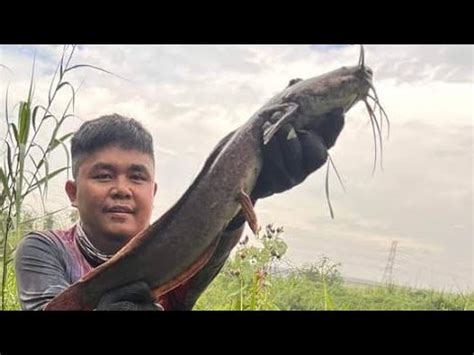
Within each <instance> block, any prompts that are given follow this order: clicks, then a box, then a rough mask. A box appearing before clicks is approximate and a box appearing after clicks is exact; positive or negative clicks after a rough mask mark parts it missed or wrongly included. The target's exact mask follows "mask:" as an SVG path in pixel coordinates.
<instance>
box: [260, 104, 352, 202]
mask: <svg viewBox="0 0 474 355" xmlns="http://www.w3.org/2000/svg"><path fill="white" fill-rule="evenodd" d="M325 116H326V117H325V118H324V120H323V121H322V122H321V120H318V122H315V123H313V125H309V126H308V127H305V128H304V130H298V129H294V128H293V126H292V125H291V124H287V125H285V126H283V127H282V128H281V129H280V130H279V131H278V132H277V133H276V134H275V136H274V137H273V138H272V139H271V140H270V142H268V144H267V145H266V146H265V148H264V151H263V155H264V158H263V168H262V172H261V173H260V176H259V177H258V180H257V183H256V185H255V188H254V190H253V192H252V196H251V197H252V199H254V200H257V199H259V198H264V197H268V196H271V195H273V194H274V193H278V192H283V191H286V190H289V189H291V188H292V187H294V186H296V185H298V184H300V183H301V182H302V181H303V180H305V179H306V178H307V177H308V176H309V175H310V174H311V173H313V172H314V171H316V170H317V169H319V168H320V167H321V166H323V165H324V163H325V162H326V160H327V158H328V152H327V151H328V149H329V148H331V147H332V146H333V145H334V144H335V143H336V139H337V137H338V136H339V134H340V133H341V131H342V128H343V127H344V111H343V110H342V109H335V110H333V111H331V112H329V113H327V114H326V115H325ZM292 129H293V130H294V131H295V133H296V136H295V135H293V137H294V138H292V139H287V137H288V133H290V131H291V130H292Z"/></svg>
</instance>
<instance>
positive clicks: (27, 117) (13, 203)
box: [0, 46, 109, 309]
mask: <svg viewBox="0 0 474 355" xmlns="http://www.w3.org/2000/svg"><path fill="white" fill-rule="evenodd" d="M75 48H76V47H75V46H64V48H63V52H62V55H61V57H60V60H59V63H58V65H57V67H56V70H55V71H54V74H53V76H52V78H51V82H50V85H49V90H48V97H47V100H46V104H44V105H43V104H34V101H35V100H34V98H35V59H33V63H32V69H31V76H30V84H29V87H28V90H27V95H25V100H22V101H20V102H19V103H17V104H16V105H14V106H13V108H10V106H9V103H8V98H9V95H8V87H7V90H6V98H5V107H4V115H5V116H4V121H5V122H6V135H5V138H3V139H2V149H1V150H2V151H3V152H4V154H2V156H3V166H1V167H0V189H1V190H0V265H1V268H2V277H1V305H2V309H5V307H6V302H7V296H8V295H7V294H6V287H7V279H8V275H10V274H9V272H10V271H9V269H10V267H11V263H12V261H13V257H14V251H15V249H16V245H17V243H18V242H19V241H20V239H21V237H22V235H24V233H25V232H27V224H28V223H27V222H31V221H25V220H22V216H23V215H24V214H23V213H22V208H23V204H24V201H25V199H26V198H27V197H28V196H29V195H31V194H33V193H39V196H40V201H41V204H42V206H43V209H44V205H45V199H46V196H47V191H48V184H49V182H50V181H51V180H52V179H53V178H54V177H56V176H58V175H59V174H60V173H62V172H64V171H66V172H68V169H69V166H70V156H69V150H68V148H67V146H66V144H65V143H66V142H67V140H68V139H69V138H70V137H71V135H72V134H73V133H71V132H68V133H65V134H64V133H60V132H61V129H62V127H63V126H64V123H65V122H66V121H67V120H68V119H71V118H72V117H73V116H74V107H75V101H76V94H77V90H78V89H79V88H75V87H74V85H73V84H72V83H71V82H70V81H69V80H68V75H69V73H70V72H72V71H73V70H76V69H78V68H84V67H89V68H93V69H97V70H101V71H104V72H107V73H109V72H108V71H106V70H103V69H101V68H98V67H95V66H92V65H88V64H76V65H72V64H71V60H72V58H73V55H74V51H75ZM3 67H6V65H4V64H2V68H3ZM8 70H10V69H8ZM10 71H11V70H10ZM63 91H65V92H66V93H65V94H66V95H67V96H68V97H69V99H68V100H67V103H66V104H65V105H64V107H62V109H61V110H60V109H58V108H57V107H56V106H58V104H56V101H57V97H58V96H59V93H60V92H61V93H62V92H63ZM53 106H54V107H55V109H54V110H53ZM58 111H59V114H57V113H56V112H58ZM40 137H41V138H42V139H44V138H46V143H42V142H41V140H40ZM59 148H62V150H63V153H64V156H65V157H66V161H67V163H66V165H65V166H61V167H59V168H57V169H54V170H52V169H50V164H49V158H50V156H51V154H52V153H53V152H56V151H57V150H58V149H59ZM41 217H42V216H40V217H38V218H41Z"/></svg>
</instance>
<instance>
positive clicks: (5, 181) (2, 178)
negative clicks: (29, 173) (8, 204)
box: [0, 168, 12, 205]
mask: <svg viewBox="0 0 474 355" xmlns="http://www.w3.org/2000/svg"><path fill="white" fill-rule="evenodd" d="M0 181H1V183H2V187H3V191H2V193H4V194H6V195H7V197H8V200H9V201H11V200H12V196H11V195H10V188H9V187H8V179H7V176H6V175H5V172H4V171H3V169H2V168H0ZM2 205H3V203H2Z"/></svg>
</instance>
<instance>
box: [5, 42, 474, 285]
mask: <svg viewBox="0 0 474 355" xmlns="http://www.w3.org/2000/svg"><path fill="white" fill-rule="evenodd" d="M473 48H474V47H473V46H366V62H367V64H368V65H369V66H371V67H372V68H373V69H374V71H375V78H374V82H375V86H376V88H377V91H378V94H379V96H380V99H381V101H382V104H383V105H384V107H385V109H386V111H387V113H388V114H389V117H390V120H391V126H392V131H391V138H390V140H389V141H388V142H386V143H385V151H384V153H385V156H384V167H385V171H384V172H383V173H381V172H380V171H379V170H378V171H377V173H376V175H375V177H371V176H370V172H371V169H372V163H373V142H372V132H371V128H370V125H368V115H367V113H366V112H365V109H364V107H363V105H360V106H357V107H355V108H354V109H353V110H351V112H349V113H348V115H347V117H346V119H347V121H346V127H345V129H344V131H343V132H342V134H341V136H340V138H339V140H338V143H337V144H336V146H335V147H334V148H333V149H332V150H331V155H332V157H333V158H334V160H335V162H336V164H337V167H338V169H339V171H340V172H341V173H342V174H343V177H344V181H345V184H346V188H347V193H345V194H344V193H343V192H342V191H341V189H340V187H339V186H338V183H337V181H336V179H335V176H334V174H333V173H331V174H332V175H331V185H330V186H331V201H332V204H333V207H334V209H335V214H336V219H335V220H334V221H333V220H330V217H329V212H328V209H327V203H326V197H325V194H324V174H325V169H321V170H320V171H318V172H316V173H315V174H314V175H312V176H311V177H309V178H308V180H307V181H305V183H304V184H302V185H300V186H298V187H296V188H295V189H293V190H292V191H289V192H287V193H285V194H283V195H277V196H274V197H272V198H270V199H268V200H263V201H260V202H259V203H258V205H257V212H258V213H259V217H260V219H261V221H262V223H270V222H274V223H277V224H282V225H284V226H285V227H286V230H287V233H288V237H289V238H288V242H289V243H290V251H289V253H290V254H291V255H292V256H294V258H295V260H296V261H298V260H300V261H301V260H307V259H308V258H310V257H313V256H315V255H318V254H319V252H320V251H325V253H326V254H328V255H330V256H333V257H334V258H336V259H340V260H341V261H344V264H345V265H346V266H345V269H344V270H345V271H346V272H347V273H349V274H350V273H352V272H358V273H359V274H360V275H363V276H364V277H373V278H375V279H377V278H378V277H379V276H380V275H379V274H380V270H379V269H377V268H376V266H377V267H378V266H380V267H381V268H382V269H383V265H384V262H385V259H386V256H387V255H386V253H387V252H388V249H389V247H390V243H391V241H392V240H394V239H396V240H399V241H400V248H404V249H401V250H405V251H406V253H407V255H410V257H411V258H414V259H416V258H420V255H423V257H422V259H423V262H424V263H425V266H426V267H428V268H429V267H432V266H433V265H438V267H442V268H445V269H449V268H451V267H452V268H453V269H456V268H457V269H459V268H462V267H466V265H468V266H467V268H468V269H469V268H470V270H471V273H472V260H473V259H472V254H473V253H472V252H473V251H472V215H473V214H472V212H473V209H472V181H473V180H472V177H473V176H472V175H473V174H472V144H473V141H472V129H473V118H474V106H473V102H474V100H473V98H474V85H473V84H474V75H473V70H474V69H473V52H472V51H473ZM34 49H36V53H37V68H38V70H37V73H38V76H37V79H36V82H37V90H36V93H37V97H38V98H41V97H42V98H44V97H45V91H46V90H47V87H48V85H49V78H50V75H51V74H52V71H53V70H54V68H55V65H56V63H57V59H58V55H60V53H61V51H62V47H61V46H35V48H31V47H28V46H26V47H25V46H19V47H17V46H0V63H1V64H5V65H7V66H9V67H10V68H11V69H12V70H13V74H11V73H9V72H8V71H7V70H2V69H1V68H0V80H2V83H3V84H5V83H6V82H9V83H10V95H11V100H10V102H11V103H14V102H17V101H18V100H19V99H20V98H22V97H24V95H25V92H26V90H27V87H28V84H29V75H30V71H31V64H32V52H33V51H34ZM358 56H359V48H358V47H357V46H338V47H323V48H321V47H318V46H313V47H311V46H79V48H78V49H77V51H76V55H75V56H74V58H73V63H76V64H77V63H84V64H92V65H96V66H99V67H102V68H104V69H107V70H110V71H112V72H114V73H116V74H117V75H120V76H122V77H125V78H127V79H128V81H127V80H122V79H119V78H117V77H114V76H110V75H108V74H105V73H101V72H97V71H94V70H91V69H79V70H77V71H75V72H73V73H70V74H71V75H70V80H71V82H72V83H73V84H74V85H79V83H80V82H81V81H82V80H84V85H83V87H82V88H81V90H80V91H79V94H78V99H77V105H76V114H77V116H78V119H76V120H71V121H70V122H69V123H68V125H67V127H65V129H76V128H77V127H78V126H79V125H80V123H81V122H82V121H84V120H88V119H92V118H95V117H98V116H100V115H103V114H109V113H112V112H118V113H122V114H125V115H129V116H132V117H135V118H137V119H138V120H140V121H141V122H143V124H144V125H145V126H146V127H147V128H148V129H149V130H150V131H151V132H152V133H153V136H154V140H155V148H156V158H157V179H158V183H159V191H158V196H157V199H156V201H155V204H156V209H155V217H157V216H158V215H160V214H161V213H163V212H164V211H166V209H168V208H169V207H170V206H171V205H172V203H174V202H175V201H176V200H177V199H178V198H179V197H180V195H181V194H182V193H183V192H184V190H185V189H186V188H187V187H188V186H189V184H190V183H191V181H192V179H193V178H194V177H195V176H196V175H197V172H198V170H199V168H200V167H201V166H202V164H203V162H204V160H205V158H206V157H207V155H208V154H209V152H210V151H211V149H212V148H213V147H214V145H215V144H216V143H217V142H218V141H219V139H220V138H222V137H223V136H224V135H225V134H226V133H228V132H229V131H230V130H232V129H235V128H237V127H238V126H239V125H240V124H242V123H244V122H245V121H246V120H247V119H248V118H249V117H250V116H251V115H252V114H253V113H254V112H255V111H256V110H257V109H258V108H259V107H261V105H263V104H264V103H265V102H266V101H267V100H268V99H269V98H270V97H271V96H272V95H273V94H275V93H277V92H279V91H280V90H282V89H283V88H284V87H285V86H286V85H287V84H288V81H289V80H290V79H293V78H297V77H301V78H308V77H311V76H315V75H319V74H322V73H324V72H326V71H328V70H332V69H335V68H337V67H340V66H342V65H355V64H356V63H357V60H358ZM51 68H52V69H51ZM0 90H1V93H0V94H1V95H2V96H1V97H0V107H4V94H5V85H2V87H1V88H0ZM2 115H3V112H2ZM0 128H2V127H1V126H0ZM3 128H4V127H3ZM0 133H1V131H0ZM56 184H57V185H56V187H55V188H53V187H52V188H51V190H52V191H51V193H52V195H51V196H52V197H51V198H50V199H49V201H54V202H57V203H59V204H62V205H67V199H65V198H62V196H63V193H62V188H63V187H62V183H60V182H59V181H56ZM470 202H471V203H470ZM453 225H454V226H458V227H456V228H453ZM410 253H411V254H410ZM420 253H421V254H420ZM423 253H424V254H423ZM439 260H443V262H442V265H441V266H440V265H439ZM336 261H337V260H336ZM456 263H461V266H459V265H458V264H456ZM406 265H410V263H406ZM412 267H413V268H415V266H412ZM418 267H419V266H418ZM463 275H465V274H463ZM353 276H357V275H353ZM433 282H434V283H435V284H438V285H440V284H443V282H446V280H445V279H443V280H442V279H439V280H437V279H436V277H434V279H433ZM470 282H471V287H472V279H471V280H470Z"/></svg>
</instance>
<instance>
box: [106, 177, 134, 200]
mask: <svg viewBox="0 0 474 355" xmlns="http://www.w3.org/2000/svg"><path fill="white" fill-rule="evenodd" d="M110 194H111V196H112V197H113V198H130V197H131V196H132V190H131V189H130V184H129V183H128V181H127V179H125V178H118V179H117V182H116V184H115V185H114V186H113V187H112V189H111V190H110Z"/></svg>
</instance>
